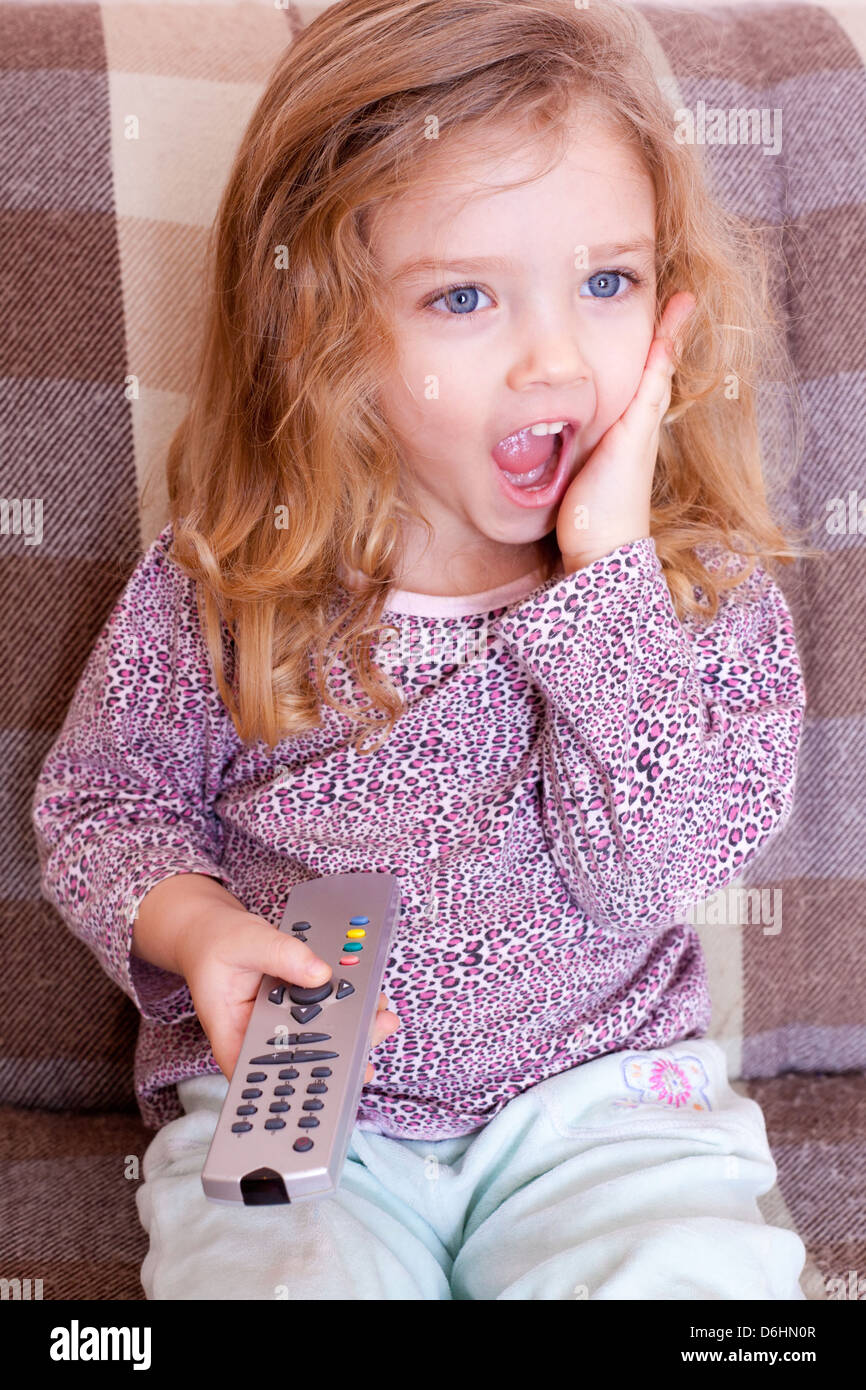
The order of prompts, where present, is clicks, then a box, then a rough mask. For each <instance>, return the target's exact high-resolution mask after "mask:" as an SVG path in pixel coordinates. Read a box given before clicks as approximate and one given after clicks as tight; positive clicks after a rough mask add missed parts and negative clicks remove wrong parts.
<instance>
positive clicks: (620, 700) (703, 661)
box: [496, 538, 806, 932]
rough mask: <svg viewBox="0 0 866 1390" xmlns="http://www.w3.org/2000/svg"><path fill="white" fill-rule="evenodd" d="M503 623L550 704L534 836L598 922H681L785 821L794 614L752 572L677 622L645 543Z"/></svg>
mask: <svg viewBox="0 0 866 1390" xmlns="http://www.w3.org/2000/svg"><path fill="white" fill-rule="evenodd" d="M714 552H715V553H716V555H718V556H722V557H724V552H721V551H719V550H718V548H716V547H709V546H707V547H700V548H699V551H698V553H699V555H700V558H701V559H702V561H703V562H704V563H705V564H706V565H707V567H708V568H709V567H711V566H712V565H714V564H716V563H724V559H723V558H722V559H720V560H714V559H713V553H714ZM733 558H734V559H736V558H737V557H733ZM699 593H700V591H698V594H699ZM496 628H497V631H498V632H499V634H500V636H501V637H502V639H503V640H504V641H505V642H506V643H507V644H508V645H509V646H510V647H511V648H512V650H513V652H514V654H515V655H516V656H517V657H518V658H519V659H520V661H521V663H522V664H523V666H524V667H525V668H526V670H527V671H528V673H529V675H530V676H531V678H532V680H533V681H534V682H535V683H536V684H537V685H538V686H539V687H540V689H541V690H542V692H543V694H544V696H545V702H546V719H545V723H544V729H543V733H542V737H541V745H542V746H541V759H540V761H541V767H542V796H543V820H544V826H545V835H546V836H547V838H548V842H549V847H550V851H551V854H552V855H553V858H554V861H555V863H556V866H557V870H558V872H559V873H560V874H561V876H562V878H563V880H564V882H565V884H566V887H567V890H568V892H569V895H570V897H571V898H572V899H573V901H574V902H575V903H576V904H577V905H578V906H580V907H581V908H582V909H583V910H584V911H586V912H587V913H588V915H589V916H590V917H591V918H592V919H593V920H594V921H595V922H596V923H597V924H598V925H599V926H601V927H602V928H611V929H614V930H617V931H619V930H626V931H637V932H651V931H652V930H653V929H656V928H661V927H664V926H667V925H669V924H671V923H674V922H676V921H677V920H678V919H679V918H680V917H681V916H682V914H683V913H684V912H686V911H687V909H688V908H689V907H690V906H691V905H692V904H694V903H696V902H699V901H701V900H702V899H703V898H705V897H707V896H708V895H709V894H711V893H712V892H714V891H716V890H717V889H719V888H722V887H724V886H725V885H727V884H728V883H729V882H730V881H731V880H732V879H733V878H735V877H736V876H737V875H738V874H739V873H740V872H741V871H742V869H743V867H744V866H745V865H746V864H747V863H748V862H749V861H750V860H751V859H752V858H753V857H754V856H755V855H756V854H757V852H758V851H759V850H760V849H761V847H762V846H763V845H764V844H766V842H767V841H768V840H769V839H770V838H771V837H772V836H774V835H775V834H776V833H777V832H778V831H779V830H780V829H781V828H782V826H783V825H784V824H785V823H786V821H787V820H788V818H789V816H790V813H791V810H792V806H793V797H794V783H795V777H796V769H797V759H798V754H799V745H800V738H801V732H802V724H803V719H804V714H805V708H806V692H805V686H804V681H803V676H802V672H801V668H800V661H799V656H798V652H797V647H796V641H795V635H794V627H793V621H792V618H791V614H790V611H789V609H788V607H787V605H786V602H785V599H784V597H783V595H782V593H781V590H780V589H779V587H778V585H777V584H776V583H775V581H774V580H773V579H772V577H771V576H770V575H769V574H768V573H767V572H766V571H765V570H764V569H763V568H762V567H761V566H760V565H756V566H755V568H754V570H753V571H752V574H751V575H750V576H749V578H748V579H746V580H745V581H743V582H742V583H741V584H740V585H739V586H737V588H735V589H733V590H728V591H725V592H723V593H722V594H721V595H720V600H719V610H718V612H717V614H716V617H715V619H714V620H713V621H712V622H711V623H708V622H706V621H705V620H703V621H702V620H701V619H696V618H694V617H693V616H692V615H687V619H686V621H685V622H681V621H680V620H679V618H678V617H677V614H676V610H675V608H674V605H673V602H672V600H671V596H670V592H669V590H668V587H667V583H666V581H665V578H664V573H663V570H662V566H661V563H660V561H659V559H658V556H657V554H656V549H655V542H654V541H653V540H652V539H650V538H642V539H640V540H636V541H631V542H629V543H628V544H626V545H623V546H620V547H619V548H618V549H616V550H613V551H611V552H609V553H608V554H607V555H605V556H602V557H601V558H600V559H598V560H596V561H595V562H594V563H593V564H591V565H588V566H586V568H585V569H581V570H577V571H575V572H574V573H573V574H570V575H567V576H565V578H564V579H562V580H561V581H560V582H558V583H556V584H552V585H548V586H547V587H545V588H544V589H542V590H540V591H539V590H537V591H536V592H535V594H533V595H532V596H531V597H530V598H528V599H527V600H525V601H524V602H523V603H521V604H518V605H515V606H513V607H511V608H510V609H508V611H507V613H506V614H505V616H504V617H503V618H502V619H501V620H499V622H497V623H496Z"/></svg>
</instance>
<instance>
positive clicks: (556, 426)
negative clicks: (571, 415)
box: [529, 420, 566, 434]
mask: <svg viewBox="0 0 866 1390" xmlns="http://www.w3.org/2000/svg"><path fill="white" fill-rule="evenodd" d="M565 424H566V422H565V420H556V421H555V422H554V423H553V424H552V425H546V424H545V423H544V422H543V421H542V423H541V424H540V425H532V426H530V431H529V432H530V434H559V431H560V430H564V429H565Z"/></svg>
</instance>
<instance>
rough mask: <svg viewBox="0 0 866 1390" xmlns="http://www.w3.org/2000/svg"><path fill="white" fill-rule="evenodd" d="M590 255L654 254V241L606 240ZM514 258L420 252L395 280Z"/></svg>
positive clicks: (511, 265) (500, 266)
mask: <svg viewBox="0 0 866 1390" xmlns="http://www.w3.org/2000/svg"><path fill="white" fill-rule="evenodd" d="M587 250H588V254H589V256H590V259H592V260H597V259H598V257H599V256H628V255H632V254H639V255H643V256H646V257H649V256H655V252H656V244H655V241H654V240H653V238H652V237H646V236H640V237H635V238H634V240H633V241H617V242H614V241H606V242H603V243H602V244H601V245H600V246H590V247H588V248H587ZM516 268H517V262H516V261H513V260H512V259H511V258H510V257H509V256H457V257H455V258H454V259H453V260H447V261H438V260H434V259H433V258H432V257H429V256H421V257H418V258H417V259H415V260H411V261H405V262H404V263H403V265H401V266H400V267H399V269H398V270H396V271H395V273H394V279H395V280H405V279H407V278H408V277H409V276H410V275H421V274H427V273H428V272H434V271H437V270H456V271H461V272H462V271H468V272H470V273H471V272H473V271H479V270H504V271H512V270H516Z"/></svg>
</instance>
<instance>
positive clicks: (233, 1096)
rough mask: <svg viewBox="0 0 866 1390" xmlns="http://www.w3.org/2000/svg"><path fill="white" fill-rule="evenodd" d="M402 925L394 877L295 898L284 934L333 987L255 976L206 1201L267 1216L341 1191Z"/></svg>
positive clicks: (309, 889)
mask: <svg viewBox="0 0 866 1390" xmlns="http://www.w3.org/2000/svg"><path fill="white" fill-rule="evenodd" d="M399 914H400V885H399V880H398V879H396V878H395V877H394V875H393V874H375V873H349V874H329V875H327V876H325V877H324V878H315V879H310V880H308V881H307V882H306V883H298V884H296V885H295V887H294V888H293V889H292V891H291V893H290V894H289V899H288V903H287V905H286V910H285V912H284V914H283V920H282V922H281V923H280V931H282V932H286V933H287V934H288V935H294V936H297V937H298V938H299V940H301V941H304V942H306V944H307V945H308V946H309V947H310V948H311V950H313V951H315V953H316V955H317V956H318V957H319V958H320V959H321V960H324V961H326V962H327V963H328V964H329V965H331V966H332V972H331V976H330V979H328V980H327V981H326V982H325V984H323V985H319V986H316V987H314V988H312V989H307V988H301V987H300V986H298V985H293V984H288V983H286V981H285V980H278V979H275V978H274V977H273V976H272V975H263V976H262V982H261V984H260V986H259V992H258V994H257V996H256V1002H255V1004H254V1005H253V1011H252V1014H251V1015H250V1021H249V1024H248V1026H247V1031H246V1035H245V1037H244V1041H243V1046H242V1048H241V1051H240V1054H239V1056H238V1060H237V1065H236V1066H235V1069H234V1073H233V1075H232V1079H231V1082H230V1084H229V1090H228V1095H227V1096H226V1098H225V1101H224V1102H223V1108H222V1111H221V1112H220V1117H219V1122H218V1124H217V1127H216V1132H215V1134H214V1137H213V1139H212V1140H211V1145H210V1149H209V1150H208V1155H207V1159H206V1160H205V1165H204V1168H203V1170H202V1179H201V1180H202V1186H203V1187H204V1190H205V1194H206V1196H208V1197H210V1198H211V1199H212V1200H213V1201H215V1202H244V1203H245V1204H246V1205H247V1206H271V1205H273V1204H275V1203H278V1202H296V1201H298V1199H299V1198H304V1197H325V1196H328V1195H329V1194H330V1193H332V1192H333V1191H334V1190H335V1188H336V1187H337V1184H338V1183H339V1180H340V1175H341V1173H342V1170H343V1164H344V1163H345V1161H346V1153H347V1150H348V1147H349V1139H350V1137H351V1133H352V1129H353V1127H354V1124H355V1118H356V1114H357V1110H358V1102H359V1100H360V1096H361V1088H362V1086H363V1084H364V1072H365V1071H366V1069H367V1062H368V1061H369V1060H370V1043H371V1038H372V1033H373V1023H374V1021H375V1017H376V1011H377V1009H378V1004H379V993H380V991H381V988H382V976H383V975H384V972H385V965H386V963H387V960H388V948H389V945H390V942H391V937H392V934H393V930H394V927H395V925H396V923H397V919H398V917H399ZM309 1025H312V1030H310V1027H309Z"/></svg>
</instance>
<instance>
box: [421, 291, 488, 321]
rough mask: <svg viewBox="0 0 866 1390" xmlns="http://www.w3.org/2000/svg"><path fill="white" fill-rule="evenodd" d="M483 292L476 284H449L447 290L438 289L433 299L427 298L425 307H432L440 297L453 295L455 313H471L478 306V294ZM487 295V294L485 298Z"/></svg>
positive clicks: (447, 297) (444, 297) (446, 297)
mask: <svg viewBox="0 0 866 1390" xmlns="http://www.w3.org/2000/svg"><path fill="white" fill-rule="evenodd" d="M484 293H485V292H484V290H479V288H478V286H477V285H450V286H449V288H448V289H447V290H440V291H439V293H438V294H437V295H436V297H435V298H434V299H428V300H427V304H426V306H425V307H429V308H431V309H432V307H433V305H434V304H438V303H439V301H440V300H442V299H449V298H450V297H451V296H452V295H453V296H454V298H455V301H456V314H457V315H458V316H459V315H466V314H471V313H474V311H475V310H476V309H477V308H478V296H479V294H484ZM489 297H490V296H489V295H488V296H487V298H489ZM482 307H483V306H482Z"/></svg>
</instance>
